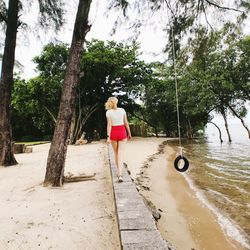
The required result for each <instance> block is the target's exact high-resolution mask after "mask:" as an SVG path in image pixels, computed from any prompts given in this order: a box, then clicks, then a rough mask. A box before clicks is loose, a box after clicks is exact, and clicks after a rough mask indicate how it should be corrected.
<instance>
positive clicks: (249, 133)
mask: <svg viewBox="0 0 250 250" xmlns="http://www.w3.org/2000/svg"><path fill="white" fill-rule="evenodd" d="M227 106H228V107H229V109H230V110H231V111H232V113H233V114H234V115H235V116H236V117H237V118H238V119H240V121H241V123H242V125H243V127H244V128H245V129H246V130H247V133H248V138H249V139H250V131H249V129H248V127H247V125H246V124H245V122H244V120H243V119H242V118H241V117H240V116H239V115H238V114H237V113H236V111H235V110H234V109H233V107H231V106H230V105H227Z"/></svg>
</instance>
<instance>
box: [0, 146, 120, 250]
mask: <svg viewBox="0 0 250 250" xmlns="http://www.w3.org/2000/svg"><path fill="white" fill-rule="evenodd" d="M48 150H49V144H43V145H37V146H33V152H32V153H29V154H28V153H26V154H17V155H16V159H17V161H18V162H19V164H18V165H16V166H12V167H9V168H3V167H1V168H0V175H1V178H0V193H1V196H0V204H1V215H0V221H1V228H0V249H1V250H9V249H10V250H12V249H13V250H17V249H18V250H19V249H20V250H21V249H24V250H34V249H57V250H64V249H65V250H66V249H72V250H78V249H79V250H80V249H81V250H82V249H98V250H99V249H120V241H119V234H118V226H117V221H116V215H115V206H114V200H113V193H112V192H113V191H112V183H111V179H110V169H109V165H108V158H107V155H108V154H107V147H106V144H105V143H103V142H100V143H91V144H86V145H81V146H69V147H68V154H67V160H66V166H65V174H67V172H71V173H73V174H75V175H77V174H79V173H85V174H93V173H96V177H95V180H89V181H83V182H75V183H65V184H64V186H63V187H62V188H45V187H43V186H42V182H43V180H44V176H45V168H46V160H47V154H48Z"/></svg>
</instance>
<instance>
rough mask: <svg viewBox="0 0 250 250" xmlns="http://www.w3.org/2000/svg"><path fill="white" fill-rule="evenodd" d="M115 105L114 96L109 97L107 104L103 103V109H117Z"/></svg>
mask: <svg viewBox="0 0 250 250" xmlns="http://www.w3.org/2000/svg"><path fill="white" fill-rule="evenodd" d="M117 103H118V99H117V98H116V97H114V96H112V97H109V99H108V100H107V102H106V103H105V108H106V109H107V110H108V109H114V108H117Z"/></svg>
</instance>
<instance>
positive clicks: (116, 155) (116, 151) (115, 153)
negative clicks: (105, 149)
mask: <svg viewBox="0 0 250 250" xmlns="http://www.w3.org/2000/svg"><path fill="white" fill-rule="evenodd" d="M111 145H112V148H113V151H114V155H115V164H116V170H117V175H119V173H118V172H119V171H118V142H117V141H111Z"/></svg>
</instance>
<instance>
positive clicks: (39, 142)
mask: <svg viewBox="0 0 250 250" xmlns="http://www.w3.org/2000/svg"><path fill="white" fill-rule="evenodd" d="M49 142H50V141H28V142H15V144H25V145H27V146H35V145H39V144H44V143H49Z"/></svg>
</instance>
